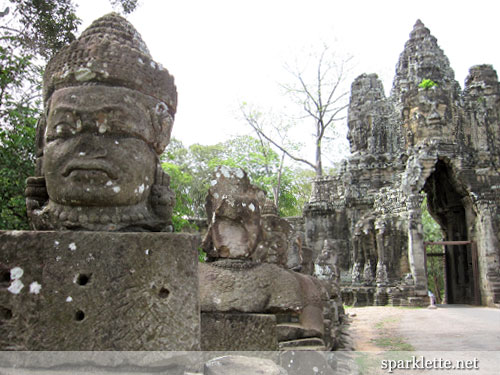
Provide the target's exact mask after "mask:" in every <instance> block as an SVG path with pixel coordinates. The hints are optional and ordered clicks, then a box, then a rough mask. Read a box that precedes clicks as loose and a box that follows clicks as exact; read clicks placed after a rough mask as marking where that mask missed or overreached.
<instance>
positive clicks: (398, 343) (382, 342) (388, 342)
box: [370, 336, 415, 352]
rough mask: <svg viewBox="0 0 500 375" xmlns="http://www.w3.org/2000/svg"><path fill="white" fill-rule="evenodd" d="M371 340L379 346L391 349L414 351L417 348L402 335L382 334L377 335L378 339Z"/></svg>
mask: <svg viewBox="0 0 500 375" xmlns="http://www.w3.org/2000/svg"><path fill="white" fill-rule="evenodd" d="M370 341H371V342H373V343H374V344H375V345H377V346H378V347H380V348H383V349H386V350H390V351H397V352H408V351H410V352H412V351H414V350H415V348H414V347H413V346H412V345H411V344H408V343H407V342H405V341H404V340H403V339H402V338H401V337H393V336H382V337H377V338H376V339H371V340H370Z"/></svg>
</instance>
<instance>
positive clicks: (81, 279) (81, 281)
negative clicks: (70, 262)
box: [76, 273, 92, 285]
mask: <svg viewBox="0 0 500 375" xmlns="http://www.w3.org/2000/svg"><path fill="white" fill-rule="evenodd" d="M91 276H92V274H88V275H87V274H85V273H81V274H79V275H78V276H77V277H76V283H77V284H78V285H86V284H87V283H88V282H89V281H90V277H91Z"/></svg>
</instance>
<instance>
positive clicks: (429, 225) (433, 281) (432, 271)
mask: <svg viewBox="0 0 500 375" xmlns="http://www.w3.org/2000/svg"><path fill="white" fill-rule="evenodd" d="M422 225H423V228H424V241H428V242H434V241H442V240H443V233H442V230H441V227H440V226H439V224H438V223H437V222H436V221H435V220H434V219H433V217H432V216H431V214H430V213H429V210H428V209H427V197H425V198H424V201H423V202H422ZM441 253H443V247H442V246H441V245H431V246H427V254H441ZM427 283H428V285H429V290H431V291H432V293H434V295H435V296H436V302H437V303H441V302H442V299H443V297H444V267H443V258H442V257H433V256H428V257H427Z"/></svg>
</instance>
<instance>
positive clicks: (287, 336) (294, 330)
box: [276, 323, 323, 342]
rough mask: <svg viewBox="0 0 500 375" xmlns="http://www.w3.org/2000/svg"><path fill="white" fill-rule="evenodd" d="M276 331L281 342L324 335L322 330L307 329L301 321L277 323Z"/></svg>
mask: <svg viewBox="0 0 500 375" xmlns="http://www.w3.org/2000/svg"><path fill="white" fill-rule="evenodd" d="M276 331H277V334H278V341H279V342H282V341H290V340H296V339H304V338H311V337H322V336H323V335H322V333H321V332H320V331H317V330H315V329H305V328H304V327H303V326H302V325H301V324H300V323H281V324H278V325H276Z"/></svg>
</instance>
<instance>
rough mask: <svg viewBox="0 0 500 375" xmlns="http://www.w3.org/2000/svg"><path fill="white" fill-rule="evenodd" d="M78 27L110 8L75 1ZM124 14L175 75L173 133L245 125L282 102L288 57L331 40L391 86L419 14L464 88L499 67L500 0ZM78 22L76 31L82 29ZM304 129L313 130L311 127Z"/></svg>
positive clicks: (313, 1)
mask: <svg viewBox="0 0 500 375" xmlns="http://www.w3.org/2000/svg"><path fill="white" fill-rule="evenodd" d="M77 2H78V3H79V8H78V12H77V13H78V15H79V16H80V17H81V18H83V24H82V27H81V30H83V29H84V28H86V27H87V26H88V25H89V24H90V23H91V22H92V21H93V20H94V19H96V18H98V17H100V16H102V15H103V14H105V13H108V12H109V11H111V10H112V8H111V6H110V5H109V2H108V1H106V0H79V1H77ZM140 4H141V5H140V7H139V8H138V9H137V10H136V11H135V12H134V13H133V14H132V15H129V16H128V17H127V18H128V19H129V21H130V22H132V24H133V25H134V26H135V27H136V29H137V30H138V31H139V33H140V34H141V35H142V37H143V39H144V41H145V42H146V44H147V45H148V47H149V50H150V51H151V54H152V57H153V59H154V60H155V61H157V62H159V63H161V64H162V65H163V66H164V67H166V68H167V69H168V70H169V71H170V73H171V74H173V75H174V76H175V80H176V84H177V90H178V93H179V106H178V111H177V115H176V119H175V124H174V130H173V136H174V137H176V138H178V139H181V140H182V141H183V142H184V143H185V144H186V145H189V144H192V143H202V144H214V143H217V142H219V141H222V140H225V139H226V138H228V137H229V136H231V135H234V134H240V133H244V132H248V128H246V127H245V124H244V122H243V121H242V120H241V119H239V118H238V116H239V110H238V106H239V104H240V103H241V102H242V101H245V102H249V103H255V104H256V105H258V106H263V107H271V106H272V107H275V109H276V110H278V111H279V110H280V109H281V108H280V107H281V106H282V104H280V103H282V100H281V97H282V92H281V90H280V89H279V87H278V85H277V83H278V82H286V81H287V80H288V81H289V80H290V79H291V78H290V77H291V76H290V75H289V74H288V73H287V72H286V70H285V69H284V67H283V66H284V65H285V64H286V63H287V62H290V61H292V60H294V59H299V60H300V58H301V55H303V54H304V53H305V52H304V51H307V50H309V49H311V48H315V47H317V48H319V47H320V46H321V43H323V42H325V43H328V44H330V45H332V46H334V47H335V48H339V49H343V50H345V52H347V53H349V54H350V55H352V56H353V57H354V62H353V64H352V65H353V66H354V71H353V75H352V77H353V78H355V77H356V76H358V75H359V74H361V73H364V72H366V73H377V74H378V75H379V77H380V78H381V79H382V81H383V83H384V87H385V89H386V93H388V92H389V90H390V88H391V86H392V79H393V75H394V69H395V65H396V62H397V60H398V57H399V54H400V53H401V52H402V50H403V47H404V44H405V42H406V41H407V40H408V35H409V33H410V31H411V30H412V28H413V25H414V24H415V21H416V20H417V19H421V20H422V22H423V23H424V24H425V25H426V26H427V27H428V28H429V29H430V30H431V33H432V34H433V35H434V36H435V37H436V38H437V39H438V43H439V45H440V47H441V48H442V49H443V50H444V52H445V54H446V55H447V56H448V58H449V59H450V63H451V66H452V68H453V69H454V70H455V78H456V79H457V81H458V82H459V83H460V85H461V86H462V87H463V82H464V79H465V77H466V75H467V73H468V69H469V68H470V67H471V66H472V65H476V64H483V63H488V64H492V65H493V66H494V67H495V68H496V69H499V67H500V48H499V36H500V32H499V20H500V17H499V12H498V11H499V10H500V6H499V5H497V4H499V2H498V1H497V0H490V1H485V0H474V1H456V0H455V1H447V0H446V1H444V0H431V1H428V0H419V1H405V0H395V1H375V0H371V1H361V0H358V1H356V0H344V1H336V0H302V1H295V0H252V1H249V0H245V1H240V0H210V1H207V0H140ZM81 30H80V31H81ZM306 131H307V134H308V133H309V132H310V131H309V130H306Z"/></svg>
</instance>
